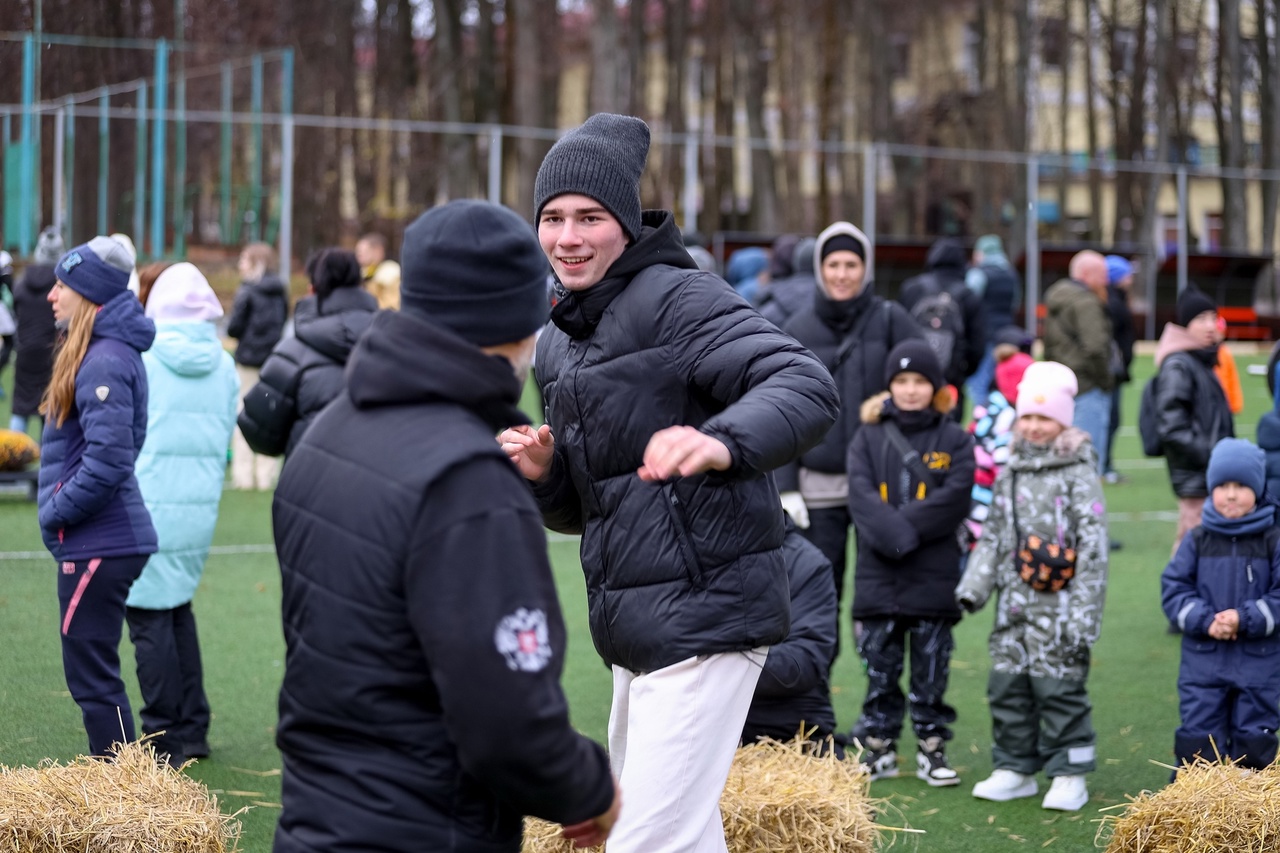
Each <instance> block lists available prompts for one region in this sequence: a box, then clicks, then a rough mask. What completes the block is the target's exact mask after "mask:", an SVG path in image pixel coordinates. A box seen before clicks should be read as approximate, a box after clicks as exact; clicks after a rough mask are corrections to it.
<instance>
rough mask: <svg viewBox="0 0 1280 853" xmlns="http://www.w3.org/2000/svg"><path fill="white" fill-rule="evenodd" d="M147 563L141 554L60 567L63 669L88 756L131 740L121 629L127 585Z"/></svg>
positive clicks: (140, 572)
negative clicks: (122, 674) (122, 672)
mask: <svg viewBox="0 0 1280 853" xmlns="http://www.w3.org/2000/svg"><path fill="white" fill-rule="evenodd" d="M146 564H147V555H146V554H143V555H141V556H132V557H102V558H95V559H92V560H78V561H75V562H71V561H69V560H68V561H66V562H63V563H60V564H59V566H58V604H59V607H60V611H61V613H62V670H63V673H64V674H65V676H66V679H67V689H68V690H70V691H71V698H73V699H75V700H76V704H77V705H79V706H80V713H81V716H82V717H83V718H84V729H85V732H86V733H87V734H88V735H89V754H90V755H107V754H108V751H109V750H110V749H111V745H112V744H113V743H116V742H124V743H128V742H129V741H132V740H134V728H133V709H132V708H130V707H129V697H128V695H127V694H126V693H125V690H124V680H123V679H121V678H120V631H121V628H123V626H124V610H125V606H124V601H125V598H127V597H128V595H129V587H131V586H133V582H134V581H135V580H137V579H138V575H140V574H142V567H143V566H145V565H146Z"/></svg>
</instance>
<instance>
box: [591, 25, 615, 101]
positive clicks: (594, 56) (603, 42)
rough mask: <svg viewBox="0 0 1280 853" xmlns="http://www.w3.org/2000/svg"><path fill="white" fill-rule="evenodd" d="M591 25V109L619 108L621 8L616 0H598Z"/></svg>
mask: <svg viewBox="0 0 1280 853" xmlns="http://www.w3.org/2000/svg"><path fill="white" fill-rule="evenodd" d="M591 8H592V11H593V12H594V13H595V26H593V27H592V29H591V82H590V87H591V94H590V100H589V103H590V105H591V113H592V114H595V113H605V112H616V111H617V110H618V76H619V68H618V12H617V8H616V6H615V3H614V0H594V2H593V3H592V4H591Z"/></svg>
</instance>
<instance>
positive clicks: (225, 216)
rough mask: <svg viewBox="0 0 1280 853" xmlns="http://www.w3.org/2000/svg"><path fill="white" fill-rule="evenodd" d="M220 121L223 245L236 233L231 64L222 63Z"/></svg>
mask: <svg viewBox="0 0 1280 853" xmlns="http://www.w3.org/2000/svg"><path fill="white" fill-rule="evenodd" d="M221 74H222V120H221V122H220V124H221V127H220V128H219V133H218V144H219V146H220V150H219V152H218V197H219V199H221V202H222V211H221V215H220V216H219V217H218V227H219V230H220V234H219V236H220V237H221V238H222V242H223V243H235V242H237V239H236V238H237V237H238V236H239V234H238V233H233V231H232V229H231V63H230V62H223V63H222V71H221Z"/></svg>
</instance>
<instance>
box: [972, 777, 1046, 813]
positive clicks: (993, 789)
mask: <svg viewBox="0 0 1280 853" xmlns="http://www.w3.org/2000/svg"><path fill="white" fill-rule="evenodd" d="M1039 790H1040V788H1039V786H1037V785H1036V779H1035V777H1034V776H1024V775H1023V774H1021V773H1017V772H1015V771H1013V770H995V771H993V772H992V774H991V776H990V777H988V778H986V779H983V780H982V781H981V782H979V783H978V784H976V785H974V786H973V795H974V796H975V797H977V798H978V799H980V800H992V801H994V802H997V803H1003V802H1005V801H1007V800H1017V799H1021V798H1022V797H1034V796H1035V795H1036V793H1037V792H1039ZM1046 808H1047V806H1046Z"/></svg>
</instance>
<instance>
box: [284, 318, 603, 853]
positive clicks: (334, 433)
mask: <svg viewBox="0 0 1280 853" xmlns="http://www.w3.org/2000/svg"><path fill="white" fill-rule="evenodd" d="M347 370H348V379H349V383H348V388H349V390H348V391H347V392H346V393H343V394H341V395H340V396H339V397H338V399H337V400H335V401H334V403H333V405H332V406H330V407H329V408H328V409H326V410H325V412H324V413H323V414H322V415H321V416H320V417H319V418H317V419H316V421H315V422H314V423H313V424H312V426H311V429H309V430H308V431H307V434H306V436H304V437H303V439H302V441H301V443H300V444H299V445H298V447H297V449H296V451H295V453H294V456H293V458H292V459H291V460H290V461H289V463H287V464H286V465H285V466H284V472H283V473H282V475H281V477H280V484H279V486H278V487H277V489H276V493H275V501H274V503H273V506H272V518H273V527H274V532H275V541H276V550H277V553H278V555H279V559H280V572H281V578H282V604H283V621H284V634H285V641H286V645H287V656H286V659H285V672H284V682H283V684H282V686H281V689H280V723H279V727H278V728H277V733H276V742H277V744H278V745H279V747H280V752H281V754H282V756H283V759H284V777H283V783H282V786H283V790H282V800H281V802H282V804H283V807H284V808H283V810H282V812H281V814H280V822H279V825H278V827H277V830H276V838H275V851H276V853H303V851H306V853H311V852H312V851H322V850H324V851H335V850H352V851H354V850H359V851H366V853H392V851H403V850H433V851H435V850H440V851H466V853H517V851H519V850H520V836H521V823H520V819H521V815H526V814H529V815H537V816H539V817H542V818H545V819H547V820H550V821H554V822H556V823H574V822H578V821H582V820H586V819H588V818H590V817H592V816H594V815H598V814H602V813H604V812H605V810H607V809H608V807H609V804H610V802H611V799H612V797H613V784H612V781H611V777H610V771H609V764H608V759H607V757H606V756H605V754H604V751H603V750H602V749H600V747H598V746H597V745H595V744H593V743H591V742H590V741H588V740H587V739H586V738H584V737H582V736H581V735H578V734H577V733H575V732H574V730H573V728H572V727H571V726H570V724H569V716H568V705H567V703H566V701H565V697H564V694H563V692H562V691H561V688H560V676H561V670H562V668H563V665H564V650H565V641H566V636H565V628H564V624H563V622H562V619H561V614H560V608H559V605H558V603H557V598H556V588H555V584H554V582H553V580H552V576H551V568H550V565H549V564H548V562H547V557H546V538H545V535H544V534H543V532H542V524H541V520H540V518H539V516H538V509H537V507H536V505H535V504H534V502H533V499H532V497H531V496H530V494H529V490H528V489H527V488H526V487H525V486H524V481H523V479H522V478H521V477H520V476H519V474H518V473H517V472H516V470H515V469H514V468H513V467H512V465H511V463H510V462H509V461H508V460H507V458H506V456H505V455H504V454H503V453H502V451H501V450H500V448H499V447H498V444H497V442H495V441H494V439H493V437H494V434H495V433H496V432H497V430H498V428H499V427H501V426H507V425H510V424H511V423H515V422H519V420H520V419H521V418H522V415H521V414H520V412H519V410H518V409H516V407H515V403H516V400H517V399H518V398H519V395H520V384H519V383H518V382H517V381H516V379H515V376H514V373H513V372H512V370H511V366H510V365H509V364H508V363H507V362H506V361H505V360H503V359H500V358H496V357H491V356H486V355H484V354H482V353H481V352H480V351H479V350H477V349H476V348H475V347H473V346H471V345H470V344H467V343H465V342H464V341H462V340H461V339H459V338H457V337H455V336H453V335H452V334H450V333H449V332H447V331H445V330H444V329H442V328H439V327H436V326H434V325H432V324H430V323H428V322H426V321H424V320H421V319H418V318H416V317H414V316H412V315H410V314H403V313H395V312H382V313H380V314H378V315H377V319H376V320H375V321H374V322H373V325H372V327H371V328H370V330H369V334H368V335H366V336H365V337H363V338H362V339H361V341H360V343H359V344H357V346H356V348H355V351H354V352H353V353H352V356H351V360H350V363H349V364H348V366H347Z"/></svg>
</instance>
